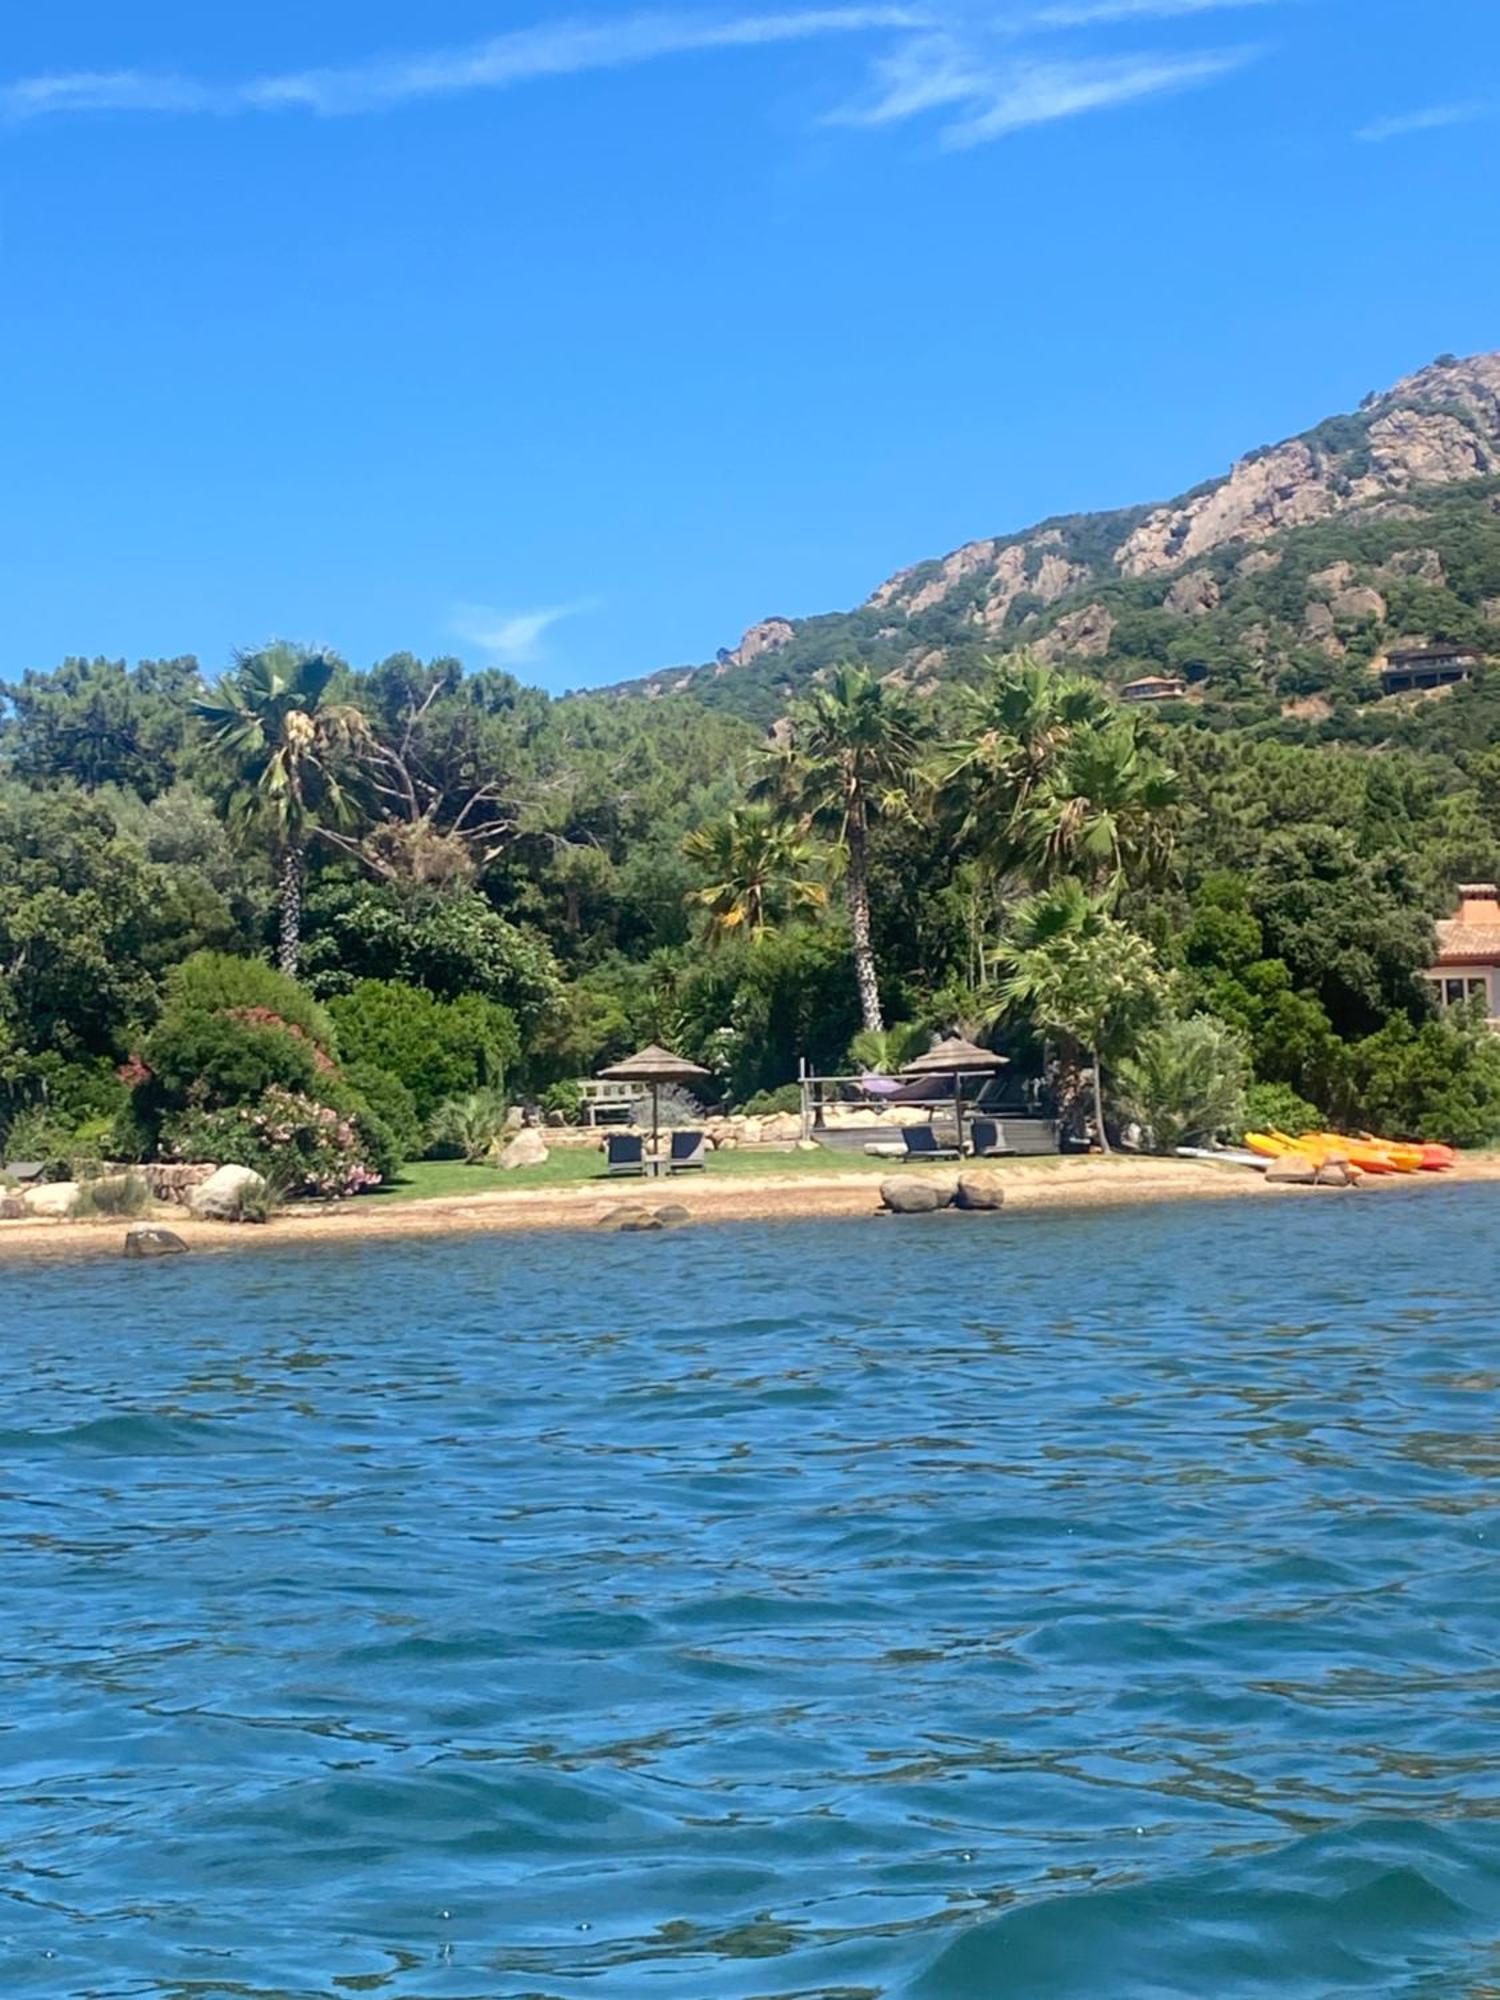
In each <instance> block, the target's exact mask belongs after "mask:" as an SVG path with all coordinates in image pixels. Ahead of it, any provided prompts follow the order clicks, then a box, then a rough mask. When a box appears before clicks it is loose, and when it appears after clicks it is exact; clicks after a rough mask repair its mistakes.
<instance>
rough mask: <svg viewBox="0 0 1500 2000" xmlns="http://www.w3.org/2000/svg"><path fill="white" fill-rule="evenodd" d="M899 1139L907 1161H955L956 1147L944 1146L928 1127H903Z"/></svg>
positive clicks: (956, 1155)
mask: <svg viewBox="0 0 1500 2000" xmlns="http://www.w3.org/2000/svg"><path fill="white" fill-rule="evenodd" d="M901 1137H902V1139H903V1140H904V1141H905V1143H906V1157H907V1159H909V1160H956V1159H957V1158H958V1148H957V1146H945V1145H944V1144H943V1142H942V1141H941V1140H940V1139H939V1138H938V1135H937V1133H936V1132H934V1131H933V1129H932V1127H931V1126H930V1125H903V1126H902V1128H901Z"/></svg>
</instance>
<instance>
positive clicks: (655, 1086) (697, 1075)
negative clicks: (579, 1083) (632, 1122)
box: [599, 1042, 710, 1153]
mask: <svg viewBox="0 0 1500 2000" xmlns="http://www.w3.org/2000/svg"><path fill="white" fill-rule="evenodd" d="M709 1074H710V1072H709V1071H708V1070H706V1069H700V1068H699V1066H698V1064H697V1063H690V1062H689V1061H688V1060H687V1058H686V1057H685V1056H674V1055H673V1053H672V1051H671V1050H670V1049H664V1048H662V1047H660V1046H659V1044H658V1043H656V1042H652V1043H651V1044H650V1045H649V1047H647V1048H644V1049H637V1050H636V1052H635V1054H634V1055H633V1056H627V1057H626V1058H625V1060H624V1062H617V1063H611V1064H610V1066H609V1068H608V1069H601V1070H600V1072H599V1077H600V1081H601V1082H604V1083H645V1084H649V1085H650V1086H651V1150H652V1152H653V1153H654V1152H655V1151H656V1150H657V1144H658V1140H659V1138H660V1134H661V1095H660V1093H661V1087H662V1085H663V1084H664V1083H697V1082H699V1081H700V1080H701V1079H702V1078H703V1077H706V1076H708V1075H709Z"/></svg>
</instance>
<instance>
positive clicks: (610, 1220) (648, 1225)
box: [596, 1205, 666, 1235]
mask: <svg viewBox="0 0 1500 2000" xmlns="http://www.w3.org/2000/svg"><path fill="white" fill-rule="evenodd" d="M596 1226H597V1227H598V1228H600V1229H612V1230H614V1231H615V1232H616V1233H617V1234H621V1235H630V1234H633V1233H634V1232H636V1231H637V1230H646V1229H664V1228H665V1227H666V1224H665V1223H664V1222H663V1221H662V1219H661V1217H660V1216H659V1215H658V1214H656V1213H655V1212H654V1211H653V1210H651V1209H649V1208H642V1207H640V1206H639V1205H631V1206H628V1207H625V1208H612V1209H610V1210H608V1211H607V1213H605V1214H604V1215H601V1216H600V1218H599V1221H598V1224H597V1225H596Z"/></svg>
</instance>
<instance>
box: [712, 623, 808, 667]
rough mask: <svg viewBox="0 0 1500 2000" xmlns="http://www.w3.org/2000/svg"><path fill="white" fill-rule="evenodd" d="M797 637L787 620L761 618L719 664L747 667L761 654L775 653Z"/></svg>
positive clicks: (795, 631)
mask: <svg viewBox="0 0 1500 2000" xmlns="http://www.w3.org/2000/svg"><path fill="white" fill-rule="evenodd" d="M796 636H797V628H796V627H795V626H794V625H793V624H792V623H791V621H790V619H787V618H762V619H761V621H760V623H759V624H758V625H752V626H751V627H750V629H749V631H747V632H746V633H745V634H744V636H743V638H742V639H741V640H740V643H739V644H738V645H737V646H736V647H735V648H734V649H733V651H732V652H728V653H726V654H725V655H724V658H723V660H722V661H721V662H720V664H721V665H722V666H726V667H748V666H749V664H750V662H751V661H752V660H758V659H759V658H760V656H761V654H762V653H776V652H779V651H780V650H781V648H782V647H783V646H789V645H790V644H791V643H792V640H793V639H795V638H796Z"/></svg>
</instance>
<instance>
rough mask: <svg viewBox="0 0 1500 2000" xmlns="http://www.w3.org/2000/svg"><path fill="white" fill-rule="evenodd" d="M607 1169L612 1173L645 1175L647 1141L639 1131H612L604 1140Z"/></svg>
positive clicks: (642, 1176) (641, 1176)
mask: <svg viewBox="0 0 1500 2000" xmlns="http://www.w3.org/2000/svg"><path fill="white" fill-rule="evenodd" d="M604 1153H605V1158H606V1159H607V1161H608V1162H609V1164H608V1167H607V1169H606V1171H607V1172H609V1173H611V1174H632V1175H636V1176H639V1177H640V1178H644V1177H645V1172H646V1142H645V1140H644V1139H643V1138H642V1137H641V1135H640V1134H639V1132H611V1133H610V1134H609V1136H608V1137H607V1138H606V1139H605V1141H604Z"/></svg>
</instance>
